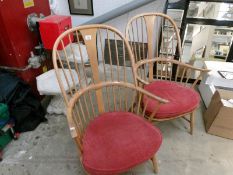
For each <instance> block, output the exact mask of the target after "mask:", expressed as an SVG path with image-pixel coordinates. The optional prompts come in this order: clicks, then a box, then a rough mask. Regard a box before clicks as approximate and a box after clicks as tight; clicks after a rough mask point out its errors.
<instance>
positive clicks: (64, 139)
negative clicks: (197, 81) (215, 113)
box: [0, 105, 233, 175]
mask: <svg viewBox="0 0 233 175" xmlns="http://www.w3.org/2000/svg"><path fill="white" fill-rule="evenodd" d="M204 110H205V109H204V107H203V105H201V107H200V108H199V109H198V111H197V117H196V125H195V132H194V135H193V136H191V135H190V134H189V133H188V132H187V128H188V126H187V124H186V123H185V121H183V120H182V119H177V120H174V121H169V122H164V123H159V124H157V126H158V127H159V128H160V129H161V131H162V133H163V144H162V146H161V149H160V150H159V152H158V162H159V168H160V170H159V175H220V174H221V175H232V174H233V140H228V139H224V138H220V137H216V136H212V135H209V134H206V132H205V130H204V125H203V120H202V113H203V111H204ZM47 118H48V123H47V124H41V125H40V126H39V127H38V128H37V129H36V130H35V131H33V132H28V133H25V134H22V135H21V137H20V139H19V140H17V141H13V142H12V143H11V144H9V145H8V147H7V148H6V149H5V151H4V160H3V162H1V163H0V175H81V174H84V172H83V169H82V167H81V165H80V162H79V158H78V155H77V151H76V147H75V144H74V142H73V140H72V139H71V138H70V135H69V132H68V127H67V122H66V118H65V117H64V116H63V115H48V116H47ZM125 174H135V175H138V174H148V175H150V174H153V170H152V164H151V162H150V161H148V162H145V163H144V164H142V165H140V166H137V167H135V168H133V169H132V170H131V171H129V172H127V173H125Z"/></svg>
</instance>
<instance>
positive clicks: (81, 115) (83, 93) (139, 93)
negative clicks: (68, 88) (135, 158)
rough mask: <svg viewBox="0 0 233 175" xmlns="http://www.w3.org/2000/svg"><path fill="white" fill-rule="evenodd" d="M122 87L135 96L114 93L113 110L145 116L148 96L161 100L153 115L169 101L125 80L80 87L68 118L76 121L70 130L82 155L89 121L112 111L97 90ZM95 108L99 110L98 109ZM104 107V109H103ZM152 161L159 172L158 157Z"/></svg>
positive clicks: (117, 90) (106, 90)
mask: <svg viewBox="0 0 233 175" xmlns="http://www.w3.org/2000/svg"><path fill="white" fill-rule="evenodd" d="M114 89H115V90H114ZM122 89H124V90H129V92H134V95H133V98H132V94H130V93H125V94H124V96H121V95H118V96H116V94H114V93H113V98H112V99H110V100H111V102H110V103H111V104H114V109H112V110H113V111H121V112H122V111H125V112H132V113H134V114H136V115H138V116H142V117H144V115H145V109H146V105H145V106H144V108H141V103H142V99H143V96H147V97H148V98H150V99H154V100H157V101H159V104H158V106H157V107H156V108H155V109H154V112H153V114H151V115H155V114H156V112H157V110H158V108H159V106H160V104H162V103H167V102H168V101H167V100H164V99H161V98H160V97H157V96H155V95H153V94H151V93H149V92H147V91H145V90H143V89H142V88H140V87H136V86H135V85H133V84H130V83H125V82H100V83H98V84H92V85H89V86H88V87H86V88H83V89H80V90H79V91H78V92H76V93H75V94H74V96H73V98H72V99H71V100H70V102H69V104H68V108H67V118H68V120H69V121H71V120H72V121H74V123H75V125H74V126H73V127H72V126H70V132H71V135H72V138H73V139H74V140H75V142H76V143H77V145H78V149H79V150H80V153H81V157H82V150H83V149H82V138H83V133H84V132H85V128H86V126H87V125H88V123H89V122H90V121H91V120H93V119H94V118H95V117H96V116H98V114H101V113H103V112H111V111H112V110H111V109H110V108H109V106H108V105H104V102H103V101H98V99H97V98H98V97H97V95H98V94H97V93H96V92H99V91H100V90H104V91H105V92H106V93H109V92H110V90H113V91H115V92H118V94H122V92H120V91H121V90H122ZM93 92H94V93H93ZM90 94H96V97H97V98H96V100H94V99H93V98H89V95H90ZM85 99H89V100H90V102H89V103H88V104H91V105H90V106H91V108H92V109H91V110H90V109H89V108H88V106H87V103H83V101H84V100H85ZM98 103H99V104H100V105H101V106H102V107H101V108H99V104H98ZM108 103H109V102H108ZM95 107H97V108H95ZM95 109H98V110H97V111H96V110H95ZM102 109H104V111H102ZM91 111H92V112H91ZM81 160H82V158H81ZM151 161H152V163H153V167H154V172H158V165H157V161H156V157H152V158H151Z"/></svg>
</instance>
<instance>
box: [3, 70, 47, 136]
mask: <svg viewBox="0 0 233 175" xmlns="http://www.w3.org/2000/svg"><path fill="white" fill-rule="evenodd" d="M0 102H1V103H6V104H7V105H8V106H9V111H10V116H11V117H13V119H14V121H15V128H14V129H15V131H16V132H26V131H32V130H34V129H35V128H36V127H37V126H38V125H39V124H40V123H41V122H44V121H47V119H46V118H45V117H44V116H45V110H44V109H43V108H42V106H41V103H40V101H39V100H38V99H37V98H36V96H35V95H34V94H33V93H32V90H31V88H30V86H29V85H28V84H26V83H25V82H23V81H22V80H21V79H20V78H18V77H16V76H14V75H12V74H9V73H0Z"/></svg>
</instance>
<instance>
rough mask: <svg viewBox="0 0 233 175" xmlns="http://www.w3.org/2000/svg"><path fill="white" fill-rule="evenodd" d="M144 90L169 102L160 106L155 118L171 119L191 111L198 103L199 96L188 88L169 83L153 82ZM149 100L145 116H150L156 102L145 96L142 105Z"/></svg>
mask: <svg viewBox="0 0 233 175" xmlns="http://www.w3.org/2000/svg"><path fill="white" fill-rule="evenodd" d="M144 89H145V90H147V91H149V92H151V93H153V94H154V95H157V96H159V97H161V98H164V99H167V100H169V102H168V103H166V104H162V105H161V106H160V108H159V110H158V112H157V113H156V116H155V117H156V118H158V119H164V118H172V117H176V116H178V115H182V114H185V113H188V112H191V111H193V110H194V109H196V108H197V106H198V105H199V102H200V96H199V94H198V93H197V92H196V91H195V90H193V89H191V88H189V87H185V86H182V85H180V84H178V83H175V82H170V81H154V82H152V83H150V84H148V85H146V86H145V87H144ZM147 100H149V102H148V105H147V108H146V114H147V115H150V114H151V113H152V112H153V111H154V109H155V107H156V106H157V105H158V101H156V100H152V99H148V98H147V97H146V96H145V97H144V98H143V103H144V104H145V103H146V101H147Z"/></svg>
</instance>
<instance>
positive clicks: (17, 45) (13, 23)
mask: <svg viewBox="0 0 233 175" xmlns="http://www.w3.org/2000/svg"><path fill="white" fill-rule="evenodd" d="M30 3H31V4H30ZM31 13H36V14H38V15H39V13H43V14H44V15H45V16H48V15H50V8H49V2H48V0H1V1H0V65H2V66H9V67H24V66H26V65H27V64H28V58H29V57H30V51H32V50H33V48H34V47H35V46H36V45H38V43H39V40H38V33H36V32H31V31H30V30H29V29H28V26H27V16H28V15H29V14H31ZM41 73H42V68H38V69H30V70H28V71H25V72H22V73H19V76H20V77H22V78H23V79H24V80H25V81H27V82H28V83H30V84H31V85H32V86H34V87H35V83H36V79H35V77H36V76H37V75H39V74H41Z"/></svg>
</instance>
